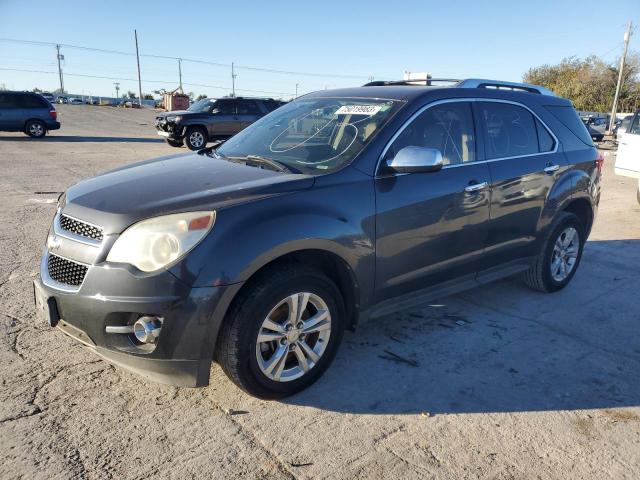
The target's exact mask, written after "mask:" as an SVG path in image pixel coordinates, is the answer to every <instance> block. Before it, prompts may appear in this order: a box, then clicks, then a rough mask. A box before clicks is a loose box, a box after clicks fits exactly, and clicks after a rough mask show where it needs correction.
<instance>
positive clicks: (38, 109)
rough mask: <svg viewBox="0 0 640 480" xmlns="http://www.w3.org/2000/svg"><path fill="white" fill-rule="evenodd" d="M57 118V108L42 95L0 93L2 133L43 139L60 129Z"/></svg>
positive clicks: (0, 128) (0, 127) (0, 125)
mask: <svg viewBox="0 0 640 480" xmlns="http://www.w3.org/2000/svg"><path fill="white" fill-rule="evenodd" d="M57 118H58V114H57V112H56V109H55V107H54V106H53V105H52V104H51V102H49V101H48V100H46V99H45V98H44V97H43V96H42V95H40V94H37V93H31V92H9V91H0V131H3V132H23V133H24V134H26V135H29V136H30V137H33V138H41V137H44V136H45V135H46V134H47V132H48V131H49V130H57V129H59V128H60V122H58V120H57Z"/></svg>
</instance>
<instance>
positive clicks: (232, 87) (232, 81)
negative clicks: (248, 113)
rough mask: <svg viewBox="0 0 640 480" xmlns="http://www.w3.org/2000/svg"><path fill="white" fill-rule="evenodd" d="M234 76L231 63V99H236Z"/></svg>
mask: <svg viewBox="0 0 640 480" xmlns="http://www.w3.org/2000/svg"><path fill="white" fill-rule="evenodd" d="M236 76H237V75H236V73H235V70H234V65H233V62H231V96H232V97H233V98H235V97H236Z"/></svg>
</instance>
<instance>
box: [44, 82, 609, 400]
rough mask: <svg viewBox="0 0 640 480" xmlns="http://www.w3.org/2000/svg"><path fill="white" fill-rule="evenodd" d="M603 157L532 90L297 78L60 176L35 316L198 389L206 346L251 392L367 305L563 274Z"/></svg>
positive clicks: (540, 284) (296, 367)
mask: <svg viewBox="0 0 640 480" xmlns="http://www.w3.org/2000/svg"><path fill="white" fill-rule="evenodd" d="M496 87H498V88H496ZM187 130H188V128H187ZM602 162H603V159H602V157H601V156H599V155H598V152H597V150H596V148H595V147H594V145H593V142H592V141H591V138H590V136H589V133H588V132H587V130H586V128H585V126H584V124H583V123H582V122H581V121H580V118H579V117H578V114H577V113H576V111H575V110H574V109H573V106H572V105H571V102H569V101H568V100H565V99H562V98H559V97H556V96H555V95H553V94H552V93H550V92H547V91H546V90H545V89H544V88H542V87H536V86H532V85H524V84H511V83H506V82H496V81H488V80H465V81H461V82H459V83H457V84H456V85H455V86H454V87H450V88H436V87H429V86H417V85H413V84H407V82H387V83H381V84H377V85H371V86H364V87H359V88H350V89H341V90H333V91H332V90H323V91H320V92H316V93H311V94H308V95H305V96H303V97H300V98H297V99H296V100H294V101H292V102H290V103H288V104H287V105H284V106H282V107H281V108H278V109H277V110H275V111H274V112H272V113H270V114H269V115H266V116H265V117H263V118H261V119H260V120H258V121H257V122H256V123H254V124H253V125H251V126H250V127H248V128H247V129H245V130H244V131H242V132H240V133H238V134H237V135H235V136H233V137H232V138H231V139H229V140H227V141H226V142H225V143H224V144H223V145H222V146H218V147H217V148H215V149H214V148H207V149H202V150H201V151H199V152H198V153H197V154H196V153H191V154H187V155H175V156H169V157H164V158H162V159H159V160H157V161H145V162H141V163H137V164H133V165H125V166H123V167H121V168H119V169H117V170H114V171H111V172H107V173H104V174H102V175H100V176H97V177H95V178H93V179H88V180H84V181H82V182H80V183H78V184H77V185H74V186H72V187H71V188H69V189H68V190H67V192H66V194H65V195H64V196H63V197H62V198H61V199H60V201H59V208H58V211H57V213H56V215H55V218H54V220H53V223H52V226H51V231H50V233H49V237H48V239H47V244H46V246H45V248H44V251H43V257H42V263H41V269H40V278H41V279H40V280H36V282H35V291H36V301H37V305H38V311H39V312H40V313H41V314H42V316H43V319H44V320H46V321H47V322H49V324H50V325H53V326H55V325H57V326H58V327H59V328H60V330H62V331H63V332H65V333H67V334H69V335H71V336H73V337H75V338H76V339H77V340H79V341H80V342H82V343H84V344H85V345H88V346H89V347H91V348H92V349H93V350H94V351H95V352H96V353H98V354H100V355H101V356H103V357H105V358H107V359H109V360H110V361H112V362H114V363H116V364H118V365H120V366H123V367H126V368H128V369H130V370H133V371H136V372H139V373H143V374H144V375H146V376H148V377H150V378H154V379H156V380H160V381H163V382H167V383H172V384H175V385H188V386H198V385H205V384H207V382H208V381H209V374H210V371H211V362H212V361H213V360H215V361H217V362H219V363H220V365H221V366H222V369H223V370H224V372H225V373H226V374H227V375H228V376H229V377H230V378H231V379H232V380H233V381H234V382H235V383H236V384H237V385H238V386H240V387H241V388H243V389H244V390H246V391H247V392H250V393H251V394H253V395H257V396H260V397H266V398H273V397H281V396H284V395H289V394H292V393H295V392H297V391H299V390H301V389H303V388H305V387H306V386H308V385H310V384H311V383H313V382H314V381H315V380H316V379H317V378H318V377H319V376H320V375H321V374H322V373H323V372H324V370H326V368H327V367H328V366H329V364H330V362H331V360H332V358H333V357H334V355H335V353H336V351H337V349H338V345H339V344H340V340H341V338H342V333H343V330H344V329H345V328H348V329H354V328H355V327H356V326H357V325H359V324H361V323H363V322H364V321H365V320H367V319H369V318H373V317H382V316H386V315H389V314H391V313H393V312H396V311H399V310H402V309H406V308H412V307H413V308H415V307H417V306H420V305H423V304H425V303H428V302H429V301H432V300H433V299H435V298H440V297H444V296H447V295H451V294H454V293H457V292H460V291H462V290H465V289H468V288H472V287H474V286H478V285H481V284H485V283H487V282H491V281H494V280H497V279H500V278H503V277H507V276H510V275H515V274H522V275H523V276H524V279H525V280H526V282H527V283H528V285H529V286H531V287H532V288H534V289H536V290H539V291H543V292H555V291H557V290H560V289H562V288H563V287H565V286H566V285H567V284H568V283H569V282H570V281H571V279H572V278H573V276H574V275H575V273H576V271H577V270H578V266H579V264H580V258H581V256H582V250H583V246H584V244H585V242H586V240H587V237H588V236H589V232H590V230H591V226H592V224H593V220H594V217H595V214H596V210H597V207H598V202H599V198H600V179H601V174H602ZM537 301H541V302H542V301H545V300H544V299H543V298H542V297H540V299H539V300H537ZM387 318H388V320H387V321H394V319H393V317H387ZM377 327H378V328H380V327H381V323H377ZM321 388H322V387H321ZM331 393H332V392H327V394H329V395H330V394H331Z"/></svg>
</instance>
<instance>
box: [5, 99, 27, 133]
mask: <svg viewBox="0 0 640 480" xmlns="http://www.w3.org/2000/svg"><path fill="white" fill-rule="evenodd" d="M24 96H25V95H24V94H20V93H2V92H0V128H2V129H3V130H8V131H20V130H22V129H23V128H24V124H25V121H26V119H27V114H28V112H27V111H25V110H24V109H23V105H22V104H23V103H24V102H22V97H24Z"/></svg>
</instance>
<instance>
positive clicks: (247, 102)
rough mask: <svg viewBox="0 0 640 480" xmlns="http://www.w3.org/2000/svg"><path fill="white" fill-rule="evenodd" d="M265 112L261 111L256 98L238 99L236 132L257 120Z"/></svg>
mask: <svg viewBox="0 0 640 480" xmlns="http://www.w3.org/2000/svg"><path fill="white" fill-rule="evenodd" d="M265 113H266V111H265V112H263V111H262V109H261V108H260V105H259V104H258V102H257V101H256V100H252V99H248V98H246V99H244V98H241V99H238V118H239V123H238V132H239V131H240V130H243V129H245V128H247V127H248V126H249V125H251V124H252V123H253V122H255V121H256V120H258V119H259V118H260V117H261V116H262V115H264V114H265Z"/></svg>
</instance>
